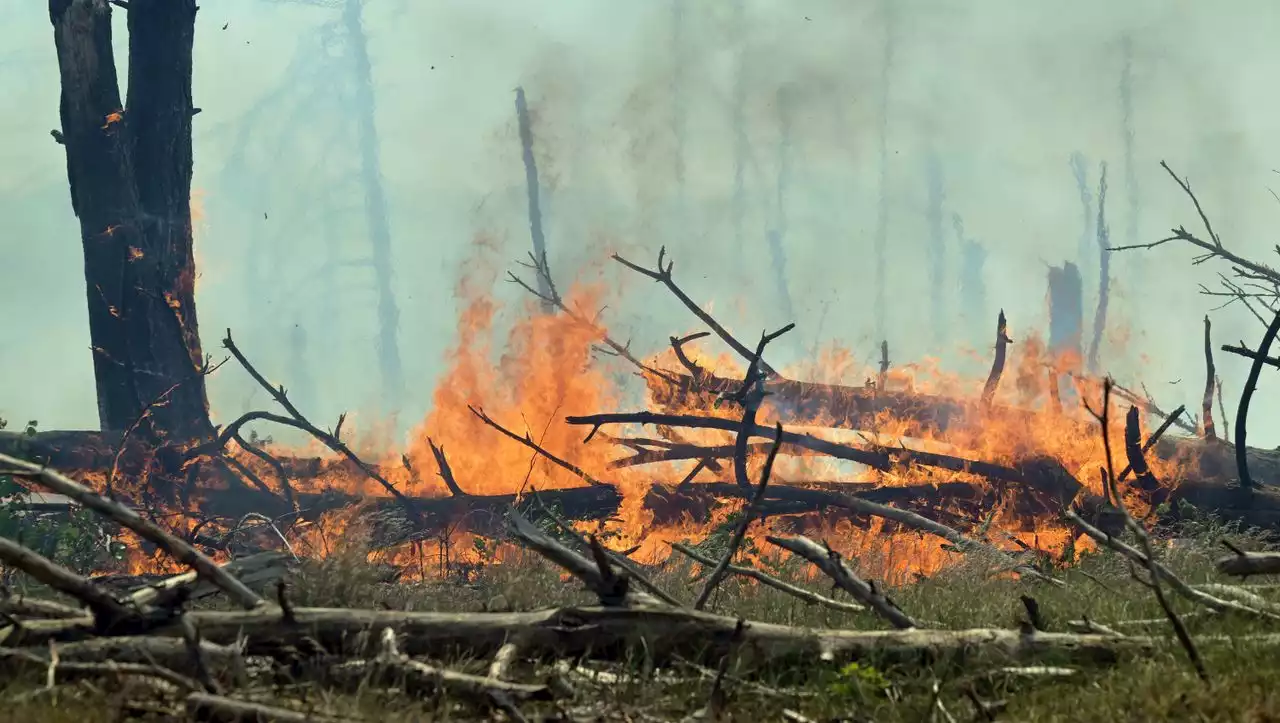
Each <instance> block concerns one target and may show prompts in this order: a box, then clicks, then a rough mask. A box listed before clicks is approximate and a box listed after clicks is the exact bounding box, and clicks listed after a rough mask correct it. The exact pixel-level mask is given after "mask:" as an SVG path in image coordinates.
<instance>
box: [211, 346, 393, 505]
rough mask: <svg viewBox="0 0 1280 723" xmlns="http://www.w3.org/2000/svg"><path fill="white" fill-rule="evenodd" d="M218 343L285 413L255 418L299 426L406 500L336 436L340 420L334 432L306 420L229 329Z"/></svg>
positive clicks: (233, 427)
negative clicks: (267, 377)
mask: <svg viewBox="0 0 1280 723" xmlns="http://www.w3.org/2000/svg"><path fill="white" fill-rule="evenodd" d="M222 346H224V347H225V348H226V349H227V351H229V352H231V355H232V356H234V357H235V358H236V361H238V362H240V366H242V367H244V370H245V371H246V372H248V373H249V376H251V377H253V380H254V381H256V382H257V383H258V385H259V386H261V387H262V388H263V389H265V390H267V393H268V394H270V395H271V398H272V399H274V400H275V401H276V403H277V404H279V405H280V406H281V407H283V408H284V410H285V411H286V412H287V413H288V414H289V418H288V421H282V420H283V419H285V418H282V417H279V416H278V415H270V414H266V413H257V416H256V417H255V418H258V419H266V420H269V421H273V422H276V423H279V424H286V425H288V426H291V427H295V428H297V429H300V430H302V431H304V432H306V433H307V434H309V435H311V436H312V437H314V438H315V439H317V440H319V441H320V443H321V444H323V445H324V446H326V447H328V448H329V449H331V450H333V451H334V452H337V453H338V454H340V455H342V456H343V457H345V458H346V459H347V460H348V461H349V462H351V463H352V464H354V465H355V466H356V467H357V468H358V469H359V470H360V471H361V472H363V473H364V474H365V476H367V477H368V478H369V479H371V480H373V481H375V482H377V483H378V484H380V485H382V487H383V489H385V490H387V492H389V493H390V494H391V496H392V497H394V498H396V499H397V500H399V501H401V502H406V498H405V496H404V494H403V493H401V492H400V490H398V489H396V487H395V485H393V484H391V483H390V482H389V481H387V478H386V477H383V476H382V474H381V473H379V472H378V470H376V469H375V468H374V467H373V466H372V465H370V464H369V463H367V462H365V461H364V460H362V459H360V457H359V456H358V455H357V454H356V453H355V452H353V451H351V448H350V447H348V446H347V445H346V444H344V443H343V442H342V440H340V439H339V438H338V436H337V432H340V431H341V421H339V424H338V427H336V428H335V430H334V433H330V432H326V431H325V430H323V429H320V428H319V427H317V426H315V425H314V424H312V423H311V422H310V420H308V419H307V418H306V417H304V416H303V415H302V413H301V412H299V411H298V408H297V407H295V406H293V402H291V401H289V397H288V395H287V394H286V392H285V388H284V387H283V386H277V387H273V386H271V383H270V382H268V381H267V380H266V377H263V376H262V374H260V373H259V372H258V370H257V369H256V368H254V366H253V364H251V363H250V362H249V360H248V359H247V358H246V357H245V355H244V354H243V353H242V352H241V351H240V349H239V347H237V346H236V344H235V342H234V341H232V339H231V330H230V329H227V336H226V338H225V339H223V340H222ZM254 414H255V413H253V412H250V413H249V414H246V415H243V416H241V417H240V419H238V420H236V422H232V423H231V424H230V425H227V428H226V429H225V430H223V431H222V433H221V434H219V435H218V438H217V439H216V440H214V442H212V443H210V444H208V445H199V446H197V447H195V448H193V449H191V450H190V451H188V452H187V456H188V458H189V459H190V458H193V457H196V456H199V455H202V454H209V451H208V448H210V447H211V448H212V449H214V450H217V449H222V448H223V447H225V446H226V444H227V440H228V439H229V438H230V436H232V435H234V434H235V433H238V432H239V430H240V427H241V426H243V424H244V422H243V421H241V420H244V419H245V418H246V417H250V416H251V415H254ZM228 431H231V432H232V435H228ZM213 445H216V446H213ZM405 508H406V511H408V512H409V514H410V515H412V514H415V513H414V512H413V511H412V510H410V509H409V505H408V504H405Z"/></svg>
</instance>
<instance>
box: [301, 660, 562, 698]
mask: <svg viewBox="0 0 1280 723" xmlns="http://www.w3.org/2000/svg"><path fill="white" fill-rule="evenodd" d="M323 675H324V680H325V681H326V682H329V683H335V684H337V685H339V686H341V687H342V688H344V689H346V690H350V691H358V690H360V689H361V688H362V687H364V686H366V685H370V684H372V685H379V686H394V687H396V688H398V689H400V690H403V691H404V692H405V693H408V694H409V695H413V696H416V697H421V698H425V697H430V696H433V695H437V694H440V693H447V694H449V695H453V696H456V697H458V698H462V699H464V700H467V701H468V702H470V703H473V704H477V705H479V706H480V707H482V708H489V707H491V704H492V695H493V694H494V693H495V692H497V693H502V694H504V695H507V696H510V697H511V698H513V699H515V700H518V701H524V700H551V699H552V698H553V697H554V695H553V693H552V690H551V688H549V687H548V686H546V685H534V684H528V683H510V682H506V681H502V680H498V679H496V678H493V677H482V676H478V675H469V674H467V673H459V672H457V671H453V670H448V669H445V668H437V667H434V666H431V665H428V664H426V663H423V662H419V661H417V660H413V659H412V658H410V657H408V656H407V655H380V656H379V657H377V658H373V659H369V660H348V661H341V662H337V663H335V664H333V665H332V666H330V667H328V668H327V669H326V670H325V671H324V673H323Z"/></svg>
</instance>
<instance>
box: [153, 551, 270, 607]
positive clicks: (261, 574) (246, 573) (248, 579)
mask: <svg viewBox="0 0 1280 723" xmlns="http://www.w3.org/2000/svg"><path fill="white" fill-rule="evenodd" d="M289 559H290V556H289V555H287V554H285V553H283V552H274V551H268V552H259V553H257V554H254V555H247V556H245V557H241V558H239V559H236V560H232V561H231V562H228V563H227V564H225V565H223V566H222V569H223V570H224V571H226V573H227V574H228V575H231V576H232V577H234V578H235V579H237V580H239V581H240V582H242V583H244V584H245V585H248V586H254V587H257V588H259V589H261V588H262V587H265V586H266V585H268V584H270V583H273V582H276V581H278V580H280V579H281V578H283V577H284V575H285V574H286V573H287V572H288V569H287V564H288V562H287V561H288V560H289ZM216 590H217V588H215V587H213V586H212V585H211V584H210V583H208V582H205V581H203V580H201V579H200V577H199V575H198V574H197V573H196V571H195V570H190V571H187V572H184V573H182V574H180V575H171V576H169V577H166V578H164V579H163V580H159V581H157V582H153V583H150V584H148V585H146V586H145V587H142V588H140V589H138V590H135V591H134V592H133V593H131V594H130V595H129V597H128V602H129V604H130V605H133V606H135V607H141V606H144V605H154V604H156V601H157V600H162V599H163V600H170V599H174V598H176V597H178V596H179V595H181V597H183V598H184V599H186V600H199V599H201V598H205V597H208V596H209V595H211V594H213V593H214V592H215V591H216ZM180 591H181V592H180ZM161 604H162V605H164V604H165V603H161Z"/></svg>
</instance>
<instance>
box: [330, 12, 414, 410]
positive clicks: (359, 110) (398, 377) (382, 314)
mask: <svg viewBox="0 0 1280 723" xmlns="http://www.w3.org/2000/svg"><path fill="white" fill-rule="evenodd" d="M362 7H363V3H362V2H361V0H347V3H346V6H345V9H344V11H343V21H344V24H345V26H346V31H347V42H348V43H349V47H348V52H350V54H351V66H352V72H353V73H354V78H353V81H354V84H353V85H354V90H355V105H356V132H357V134H358V142H359V145H360V176H361V180H362V182H363V185H364V195H365V219H366V222H367V224H368V227H369V243H370V245H371V247H372V248H371V251H372V262H373V273H374V281H375V284H376V287H377V290H378V371H379V372H380V373H381V375H382V398H383V404H384V405H386V406H387V409H388V411H391V412H393V413H394V411H395V410H396V407H397V406H398V405H399V404H400V398H401V395H402V392H403V391H404V368H403V366H402V365H401V361H400V342H399V338H398V335H399V328H400V308H399V306H398V305H397V304H396V297H395V292H394V291H393V289H392V285H391V276H392V273H391V227H390V225H389V224H388V221H387V198H386V193H385V191H384V189H383V187H382V162H381V158H380V156H379V154H378V132H377V128H376V126H375V125H374V117H373V115H374V98H373V68H372V64H371V63H370V62H369V45H368V43H367V42H366V39H365V34H364V23H363V20H362V18H361V8H362Z"/></svg>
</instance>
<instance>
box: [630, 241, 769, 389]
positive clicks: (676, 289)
mask: <svg viewBox="0 0 1280 723" xmlns="http://www.w3.org/2000/svg"><path fill="white" fill-rule="evenodd" d="M666 256H667V247H666V246H663V247H662V248H660V249H659V250H658V268H657V270H656V271H655V270H653V269H646V268H645V267H643V266H640V265H639V264H634V263H632V262H630V261H628V260H626V259H624V258H622V257H621V256H619V255H618V254H614V255H613V260H614V261H617V262H618V263H620V264H622V265H623V266H626V267H627V268H629V269H631V270H632V271H635V272H636V273H638V274H643V275H644V276H647V277H649V278H651V279H653V280H654V281H657V282H659V283H661V284H662V285H663V286H666V287H667V290H668V291H670V292H671V293H672V295H674V296H675V297H676V298H677V299H679V300H680V303H682V304H684V305H685V308H687V309H688V310H689V311H691V312H692V313H693V315H694V316H696V317H698V320H699V321H701V322H702V323H703V324H706V325H707V326H708V327H709V328H710V329H711V330H712V331H714V332H715V334H716V336H718V337H720V339H721V340H723V341H724V343H725V344H728V345H729V347H730V348H731V349H733V350H734V351H735V352H737V353H738V355H739V356H741V357H742V358H743V359H745V360H747V361H751V359H752V354H751V350H750V349H748V348H747V347H746V345H745V344H743V343H742V342H740V341H738V340H737V339H735V338H734V337H733V335H732V334H730V333H729V331H728V330H727V329H725V328H724V327H723V326H721V325H720V322H718V321H716V320H715V317H713V316H711V315H710V314H708V313H707V312H705V311H703V309H702V307H701V306H699V305H698V303H697V302H696V301H694V300H693V299H691V298H689V295H688V294H686V293H684V290H683V289H681V288H680V286H679V285H678V284H676V282H675V280H674V279H673V278H672V277H671V270H672V268H674V267H675V262H674V261H667V260H666ZM759 366H760V370H761V371H762V372H764V375H765V376H766V377H778V376H781V375H780V374H778V372H777V371H776V370H775V369H774V368H773V367H771V366H769V364H768V362H766V361H764V360H763V359H761V360H760V361H759Z"/></svg>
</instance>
